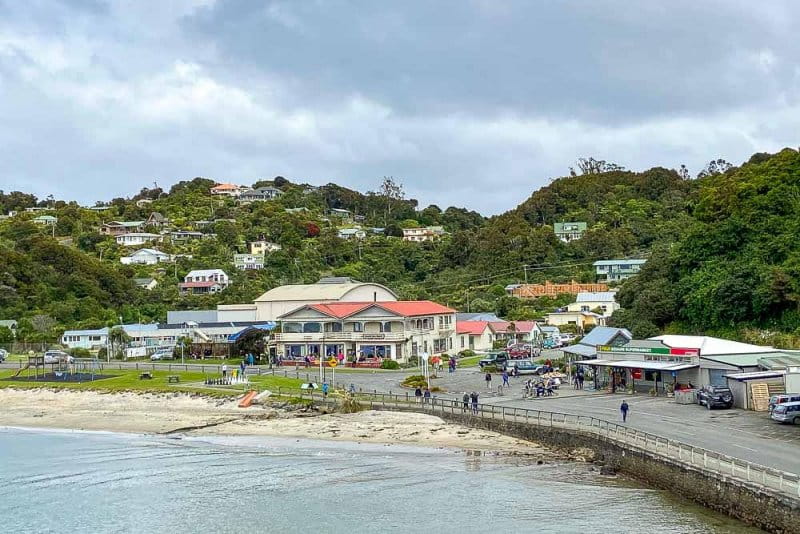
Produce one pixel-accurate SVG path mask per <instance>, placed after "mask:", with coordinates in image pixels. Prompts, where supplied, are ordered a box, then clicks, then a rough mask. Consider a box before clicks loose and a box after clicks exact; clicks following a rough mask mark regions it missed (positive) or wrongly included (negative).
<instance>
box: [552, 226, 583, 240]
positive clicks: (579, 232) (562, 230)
mask: <svg viewBox="0 0 800 534" xmlns="http://www.w3.org/2000/svg"><path fill="white" fill-rule="evenodd" d="M586 228H587V224H586V223H585V222H560V223H555V224H553V231H554V232H555V234H556V237H557V238H559V239H560V240H561V241H563V242H564V243H569V242H570V241H574V240H576V239H580V238H581V237H583V234H584V233H585V232H586Z"/></svg>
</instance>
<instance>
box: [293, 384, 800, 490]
mask: <svg viewBox="0 0 800 534" xmlns="http://www.w3.org/2000/svg"><path fill="white" fill-rule="evenodd" d="M278 394H279V395H292V396H297V397H300V398H308V399H312V400H314V401H320V402H326V403H332V404H338V403H340V402H341V399H342V397H341V396H338V395H328V396H327V398H324V397H323V394H322V392H321V391H319V390H314V391H309V390H300V389H288V388H279V389H278ZM356 398H357V399H358V400H359V401H360V402H361V403H362V404H364V405H368V406H369V407H370V409H374V410H412V411H419V412H423V413H430V414H434V415H435V414H468V415H469V416H470V417H479V418H482V419H489V420H495V421H509V422H514V423H521V424H529V425H536V426H538V427H545V428H557V429H564V430H570V431H575V432H580V433H582V434H586V435H591V436H593V437H595V438H597V439H599V440H601V441H606V442H611V443H614V444H616V445H619V446H621V447H624V448H626V449H632V450H637V451H642V452H646V453H650V454H654V455H657V456H660V457H662V458H665V459H668V460H670V461H673V462H677V463H679V464H683V465H685V466H687V467H692V468H695V469H700V470H702V471H704V472H706V473H709V474H712V475H715V476H717V477H720V478H733V479H736V480H739V481H742V482H747V483H750V484H754V485H757V486H761V487H764V488H769V489H771V490H775V491H778V492H780V493H782V494H784V495H787V496H790V497H793V498H795V499H797V498H800V476H798V475H797V474H794V473H789V472H786V471H781V470H779V469H773V468H771V467H767V466H763V465H759V464H755V463H752V462H748V461H746V460H742V459H739V458H734V457H732V456H728V455H726V454H722V453H719V452H715V451H711V450H708V449H704V448H702V447H696V446H694V445H689V444H687V443H683V442H680V441H677V440H674V439H670V438H665V437H663V436H658V435H655V434H651V433H649V432H643V431H641V430H636V429H634V428H630V427H627V426H624V425H620V424H617V423H613V422H610V421H606V420H604V419H598V418H596V417H591V416H585V415H574V414H566V413H560V412H548V411H543V410H531V409H528V408H513V407H506V406H496V405H492V404H478V406H477V408H476V409H474V410H473V407H472V406H471V405H470V406H469V407H464V405H463V403H462V402H459V401H452V400H448V399H439V398H431V399H427V400H425V399H422V402H420V401H418V400H417V399H415V398H414V396H413V395H411V394H409V393H406V394H405V395H395V394H391V393H388V394H387V393H377V392H374V393H367V394H363V393H362V394H358V395H357V396H356Z"/></svg>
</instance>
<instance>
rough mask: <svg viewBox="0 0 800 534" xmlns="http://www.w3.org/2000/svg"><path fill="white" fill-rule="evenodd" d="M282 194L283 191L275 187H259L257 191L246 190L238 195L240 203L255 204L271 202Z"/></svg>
mask: <svg viewBox="0 0 800 534" xmlns="http://www.w3.org/2000/svg"><path fill="white" fill-rule="evenodd" d="M282 194H283V191H281V190H280V189H278V188H277V187H269V186H268V187H259V188H257V189H248V190H246V191H243V192H242V193H241V194H240V195H239V201H240V202H257V201H265V200H273V199H276V198H278V197H279V196H281V195H282Z"/></svg>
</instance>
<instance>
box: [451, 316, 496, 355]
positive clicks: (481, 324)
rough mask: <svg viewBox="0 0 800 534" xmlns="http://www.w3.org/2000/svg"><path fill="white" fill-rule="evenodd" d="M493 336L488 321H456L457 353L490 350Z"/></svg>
mask: <svg viewBox="0 0 800 534" xmlns="http://www.w3.org/2000/svg"><path fill="white" fill-rule="evenodd" d="M494 335H495V334H494V331H493V330H492V328H491V327H490V323H489V321H456V349H457V350H459V351H462V350H472V351H476V352H485V351H488V350H491V349H492V346H493V342H494Z"/></svg>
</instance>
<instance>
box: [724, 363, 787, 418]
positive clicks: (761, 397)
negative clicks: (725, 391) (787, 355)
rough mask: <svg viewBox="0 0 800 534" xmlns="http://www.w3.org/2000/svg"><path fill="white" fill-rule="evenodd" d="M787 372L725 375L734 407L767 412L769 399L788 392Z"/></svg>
mask: <svg viewBox="0 0 800 534" xmlns="http://www.w3.org/2000/svg"><path fill="white" fill-rule="evenodd" d="M785 374H786V371H784V370H780V371H753V372H747V373H730V374H727V375H725V378H726V379H727V382H728V387H729V388H730V390H731V392H732V393H733V405H734V406H736V407H737V408H742V409H744V410H755V411H757V412H763V411H766V410H767V406H768V403H769V398H770V397H771V396H772V395H780V394H781V393H785V392H786V386H785V384H784V375H785Z"/></svg>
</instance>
